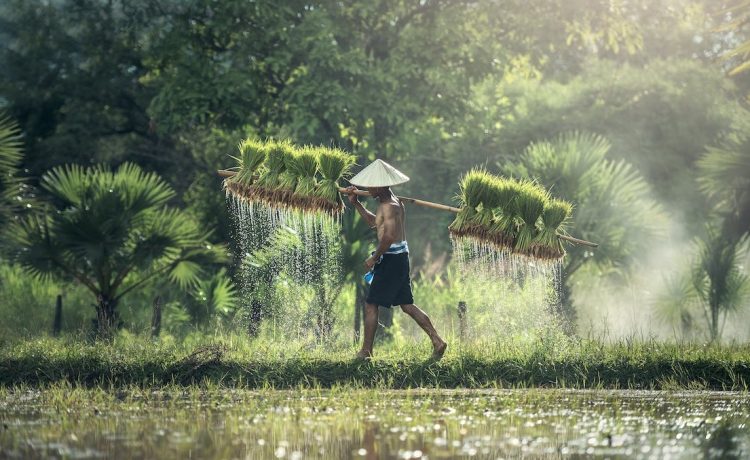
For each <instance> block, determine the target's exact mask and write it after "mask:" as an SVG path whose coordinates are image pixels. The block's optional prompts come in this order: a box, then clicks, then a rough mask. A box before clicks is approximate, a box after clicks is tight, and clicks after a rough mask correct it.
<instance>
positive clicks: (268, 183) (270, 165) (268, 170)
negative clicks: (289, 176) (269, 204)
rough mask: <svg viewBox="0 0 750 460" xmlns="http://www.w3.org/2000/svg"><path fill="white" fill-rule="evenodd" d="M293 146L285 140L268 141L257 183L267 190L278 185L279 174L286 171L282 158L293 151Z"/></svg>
mask: <svg viewBox="0 0 750 460" xmlns="http://www.w3.org/2000/svg"><path fill="white" fill-rule="evenodd" d="M293 151H294V146H293V145H292V143H291V142H289V141H287V140H283V141H269V142H268V143H267V144H266V163H265V168H264V170H263V172H262V173H261V175H260V177H258V181H257V184H258V186H259V187H263V188H265V189H268V190H274V189H276V188H278V187H279V175H281V173H283V172H284V171H286V163H285V162H284V158H285V156H286V155H289V154H291V153H293Z"/></svg>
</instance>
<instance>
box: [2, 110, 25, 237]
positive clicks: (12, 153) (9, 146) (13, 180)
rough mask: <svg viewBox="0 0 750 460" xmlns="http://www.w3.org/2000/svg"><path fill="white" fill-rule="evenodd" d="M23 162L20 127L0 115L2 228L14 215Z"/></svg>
mask: <svg viewBox="0 0 750 460" xmlns="http://www.w3.org/2000/svg"><path fill="white" fill-rule="evenodd" d="M20 162H21V137H20V131H19V129H18V125H17V124H16V123H15V122H14V121H13V120H11V119H10V118H8V117H7V116H5V115H2V114H0V228H3V227H4V226H5V223H7V222H8V221H9V220H10V218H11V216H12V215H13V212H14V209H15V206H14V197H15V195H16V194H17V192H18V185H19V179H18V178H17V177H16V173H17V172H18V165H19V163H20Z"/></svg>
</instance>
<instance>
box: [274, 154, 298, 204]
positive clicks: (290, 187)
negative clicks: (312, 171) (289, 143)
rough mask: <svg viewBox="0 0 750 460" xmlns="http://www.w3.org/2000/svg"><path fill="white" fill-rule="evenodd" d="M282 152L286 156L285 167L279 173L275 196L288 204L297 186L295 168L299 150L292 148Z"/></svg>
mask: <svg viewBox="0 0 750 460" xmlns="http://www.w3.org/2000/svg"><path fill="white" fill-rule="evenodd" d="M280 153H281V156H282V157H283V158H284V169H283V170H282V171H281V172H280V173H279V178H278V186H277V187H276V193H275V196H276V197H277V198H278V199H279V201H280V202H282V203H287V204H288V201H289V199H290V198H291V195H292V193H293V192H294V189H295V188H296V187H297V176H296V175H295V174H294V171H293V168H294V165H295V163H296V162H297V156H298V155H299V152H298V150H297V149H295V148H292V149H290V150H286V149H284V150H281V151H280Z"/></svg>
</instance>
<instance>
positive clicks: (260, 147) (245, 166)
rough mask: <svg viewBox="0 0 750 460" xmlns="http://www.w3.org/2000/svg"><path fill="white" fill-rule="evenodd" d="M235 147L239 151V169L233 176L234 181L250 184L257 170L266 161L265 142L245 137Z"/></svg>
mask: <svg viewBox="0 0 750 460" xmlns="http://www.w3.org/2000/svg"><path fill="white" fill-rule="evenodd" d="M237 147H238V148H239V151H240V157H239V158H238V160H239V164H240V170H239V172H238V173H237V175H236V176H234V182H237V183H238V184H242V185H252V184H253V182H254V181H255V176H256V174H257V173H258V170H259V169H260V168H261V166H263V163H264V162H265V161H266V147H265V144H264V143H263V142H261V141H258V140H256V139H245V140H244V141H242V142H240V144H239V145H238V146H237Z"/></svg>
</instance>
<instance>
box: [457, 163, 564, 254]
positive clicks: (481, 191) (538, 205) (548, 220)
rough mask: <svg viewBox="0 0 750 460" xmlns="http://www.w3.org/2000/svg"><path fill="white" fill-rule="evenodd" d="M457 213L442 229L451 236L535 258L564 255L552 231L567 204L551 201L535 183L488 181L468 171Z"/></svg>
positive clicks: (557, 228)
mask: <svg viewBox="0 0 750 460" xmlns="http://www.w3.org/2000/svg"><path fill="white" fill-rule="evenodd" d="M459 185H460V188H461V192H460V195H459V199H460V201H461V204H462V206H461V208H460V210H459V212H458V214H457V215H456V219H455V220H454V221H453V223H451V225H450V226H449V227H448V228H449V231H450V232H451V234H452V235H453V236H455V237H469V238H473V239H476V240H479V241H482V242H484V243H489V244H492V245H494V246H495V247H497V248H499V249H501V250H504V251H508V252H512V253H516V254H523V255H527V256H531V257H535V258H538V259H557V258H560V257H562V256H563V255H564V254H565V252H564V250H563V247H562V243H561V242H560V238H559V236H558V232H559V231H561V229H562V227H561V226H562V225H563V223H564V222H565V221H566V219H567V218H568V217H569V216H570V214H571V211H572V205H571V204H570V203H568V202H565V201H562V200H552V199H551V198H550V196H549V193H548V192H547V191H546V190H545V189H544V188H543V187H541V186H540V185H539V184H537V183H535V182H532V181H528V180H521V181H519V180H514V179H509V178H503V177H498V176H494V175H492V174H490V173H488V172H487V171H485V170H483V169H472V170H471V171H469V172H468V173H466V174H465V175H464V177H463V178H462V179H461V182H460V184H459Z"/></svg>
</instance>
